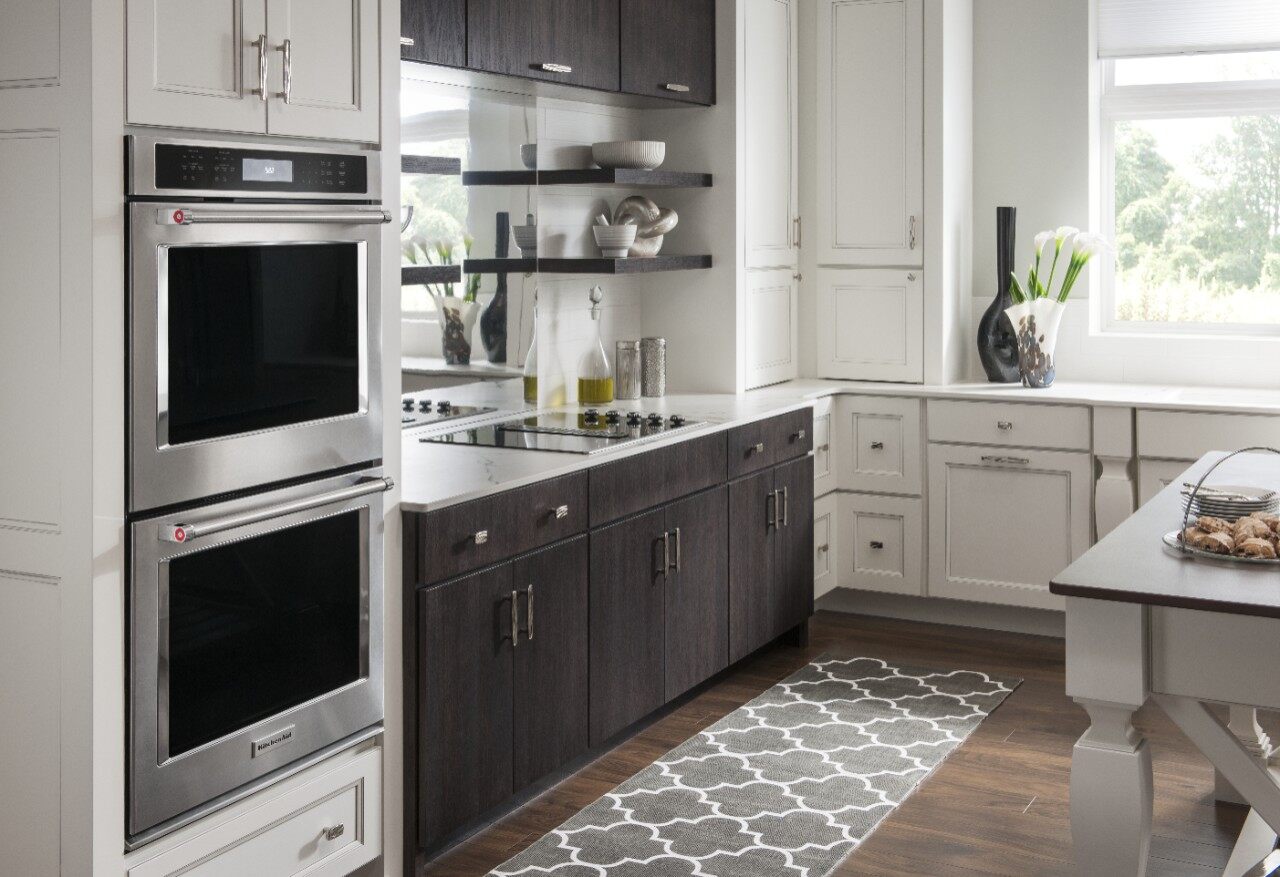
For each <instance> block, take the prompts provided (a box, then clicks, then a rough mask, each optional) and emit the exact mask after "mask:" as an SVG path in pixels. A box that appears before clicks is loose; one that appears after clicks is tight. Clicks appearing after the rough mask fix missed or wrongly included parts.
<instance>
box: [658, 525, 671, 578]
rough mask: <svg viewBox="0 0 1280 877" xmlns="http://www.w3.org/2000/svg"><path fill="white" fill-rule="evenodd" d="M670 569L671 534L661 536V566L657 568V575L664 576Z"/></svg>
mask: <svg viewBox="0 0 1280 877" xmlns="http://www.w3.org/2000/svg"><path fill="white" fill-rule="evenodd" d="M670 568H671V534H670V533H669V532H668V533H663V534H662V566H660V567H658V575H663V576H664V575H666V574H667V570H668V569H670Z"/></svg>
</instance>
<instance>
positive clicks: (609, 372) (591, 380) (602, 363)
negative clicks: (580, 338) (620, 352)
mask: <svg viewBox="0 0 1280 877" xmlns="http://www.w3.org/2000/svg"><path fill="white" fill-rule="evenodd" d="M603 298H604V292H603V290H601V289H600V287H598V286H596V287H593V288H592V290H591V319H592V320H593V321H594V322H595V338H594V339H593V340H592V342H591V345H590V347H588V349H587V352H586V353H585V354H583V357H582V361H581V362H580V363H579V364H578V404H579V405H604V404H606V403H608V402H612V401H613V368H612V367H611V366H610V365H609V356H608V354H606V353H605V352H604V339H603V338H601V337H600V301H601V299H603Z"/></svg>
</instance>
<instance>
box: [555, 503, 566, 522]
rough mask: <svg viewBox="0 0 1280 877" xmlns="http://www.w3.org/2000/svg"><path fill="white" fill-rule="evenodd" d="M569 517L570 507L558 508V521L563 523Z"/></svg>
mask: <svg viewBox="0 0 1280 877" xmlns="http://www.w3.org/2000/svg"><path fill="white" fill-rule="evenodd" d="M567 517H569V507H568V506H567V505H558V506H556V520H557V521H561V520H564V519H565V518H567Z"/></svg>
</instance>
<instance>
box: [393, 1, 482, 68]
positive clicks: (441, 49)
mask: <svg viewBox="0 0 1280 877" xmlns="http://www.w3.org/2000/svg"><path fill="white" fill-rule="evenodd" d="M400 57H401V58H403V59H404V60H406V61H423V62H425V63H427V64H444V65H446V66H449V67H465V66H466V65H467V0H401V3H400Z"/></svg>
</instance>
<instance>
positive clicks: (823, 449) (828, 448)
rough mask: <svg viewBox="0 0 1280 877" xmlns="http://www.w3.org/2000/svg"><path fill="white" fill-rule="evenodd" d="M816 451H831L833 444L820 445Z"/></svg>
mask: <svg viewBox="0 0 1280 877" xmlns="http://www.w3.org/2000/svg"><path fill="white" fill-rule="evenodd" d="M814 450H815V451H829V450H831V443H830V442H828V443H827V444H823V445H818V446H817V447H816V448H814Z"/></svg>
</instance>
